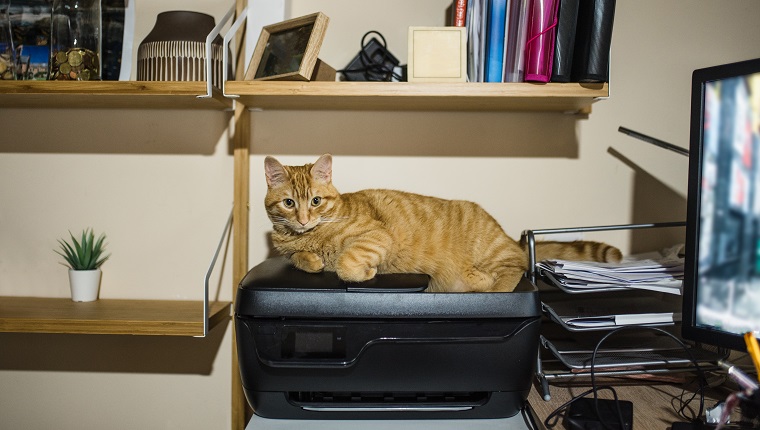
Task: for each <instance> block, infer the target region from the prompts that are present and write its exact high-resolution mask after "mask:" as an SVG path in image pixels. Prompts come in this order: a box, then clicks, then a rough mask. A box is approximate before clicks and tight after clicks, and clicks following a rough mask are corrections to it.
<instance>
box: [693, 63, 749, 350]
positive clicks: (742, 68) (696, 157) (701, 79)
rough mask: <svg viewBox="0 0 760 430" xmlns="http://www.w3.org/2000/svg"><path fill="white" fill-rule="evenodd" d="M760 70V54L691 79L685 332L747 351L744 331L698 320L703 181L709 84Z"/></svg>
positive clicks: (697, 338) (700, 71)
mask: <svg viewBox="0 0 760 430" xmlns="http://www.w3.org/2000/svg"><path fill="white" fill-rule="evenodd" d="M754 73H760V58H758V59H753V60H747V61H741V62H736V63H730V64H722V65H719V66H712V67H707V68H703V69H697V70H695V71H694V72H693V74H692V82H691V122H690V138H689V179H688V197H687V209H686V211H687V212H686V242H685V253H686V254H685V260H684V281H683V309H682V326H681V331H682V333H681V334H682V336H683V337H684V339H688V340H691V341H694V342H700V343H705V344H709V345H713V346H718V347H723V348H729V349H733V350H738V351H746V350H747V347H746V344H745V341H744V337H743V335H740V334H734V333H730V332H727V331H721V330H716V329H711V328H708V327H704V326H699V325H697V323H696V303H697V292H696V280H697V268H698V267H697V265H698V262H699V237H698V233H699V230H700V225H699V223H700V216H699V215H700V209H701V202H702V195H701V186H700V184H701V181H702V162H703V156H704V148H703V141H704V115H703V112H704V108H705V88H706V84H707V83H708V82H713V81H717V80H721V79H728V78H734V77H740V76H746V75H750V74H754Z"/></svg>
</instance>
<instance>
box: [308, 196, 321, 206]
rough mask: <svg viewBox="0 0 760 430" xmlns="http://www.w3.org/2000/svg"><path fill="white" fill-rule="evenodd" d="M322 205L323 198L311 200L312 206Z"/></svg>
mask: <svg viewBox="0 0 760 430" xmlns="http://www.w3.org/2000/svg"><path fill="white" fill-rule="evenodd" d="M320 203H322V197H314V198H313V199H311V205H312V206H319V204H320Z"/></svg>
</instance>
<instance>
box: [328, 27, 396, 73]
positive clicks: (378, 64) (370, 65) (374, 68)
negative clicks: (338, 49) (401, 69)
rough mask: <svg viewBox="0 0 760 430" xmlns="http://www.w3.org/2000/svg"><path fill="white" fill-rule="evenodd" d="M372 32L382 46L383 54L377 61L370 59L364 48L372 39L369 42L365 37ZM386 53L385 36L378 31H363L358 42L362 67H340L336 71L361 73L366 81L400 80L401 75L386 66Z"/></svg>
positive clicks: (387, 58)
mask: <svg viewBox="0 0 760 430" xmlns="http://www.w3.org/2000/svg"><path fill="white" fill-rule="evenodd" d="M372 34H376V35H377V36H378V37H380V40H379V41H378V43H380V45H381V46H382V47H383V50H382V52H383V56H382V58H381V59H380V60H379V61H376V60H374V59H372V57H370V55H369V53H368V52H367V49H366V48H367V46H368V45H369V43H370V42H371V41H372V39H370V42H367V41H366V40H367V37H368V36H370V35H372ZM374 40H377V39H374ZM388 55H389V53H388V49H387V44H386V42H385V37H384V36H383V35H382V34H381V33H380V32H379V31H375V30H370V31H368V32H366V33H364V36H362V39H361V43H360V49H359V61H360V62H361V63H362V67H359V68H354V69H342V70H338V73H343V74H344V75H345V74H346V73H362V74H363V76H364V79H365V80H367V81H391V80H393V79H394V78H395V79H396V80H401V79H402V78H403V77H402V76H401V75H399V74H398V73H395V72H394V71H393V67H388V66H387V65H386V63H387V62H388V61H389V57H388Z"/></svg>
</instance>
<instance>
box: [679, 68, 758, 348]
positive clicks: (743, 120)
mask: <svg viewBox="0 0 760 430" xmlns="http://www.w3.org/2000/svg"><path fill="white" fill-rule="evenodd" d="M691 97H692V99H691V139H690V148H689V185H688V186H689V194H688V200H687V201H688V204H687V205H688V208H687V228H686V230H687V232H686V260H685V274H684V275H685V276H684V300H683V337H684V338H686V339H690V340H693V341H697V342H703V343H707V344H710V345H715V346H719V347H725V348H731V349H737V350H743V349H745V343H744V338H743V335H744V333H746V332H749V331H751V332H754V333H755V336H756V337H757V336H758V335H760V136H759V132H760V59H756V60H750V61H743V62H740V63H732V64H725V65H721V66H715V67H709V68H705V69H699V70H695V71H694V74H693V75H692V94H691Z"/></svg>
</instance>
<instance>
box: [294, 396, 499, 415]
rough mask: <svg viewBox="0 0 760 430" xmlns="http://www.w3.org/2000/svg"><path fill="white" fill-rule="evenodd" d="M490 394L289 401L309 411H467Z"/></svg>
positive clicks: (348, 397)
mask: <svg viewBox="0 0 760 430" xmlns="http://www.w3.org/2000/svg"><path fill="white" fill-rule="evenodd" d="M488 399H489V393H487V392H432V393H431V392H390V393H389V392H326V391H316V392H311V391H306V392H304V391H297V392H290V393H288V401H289V402H290V403H292V404H293V405H295V406H298V407H300V408H302V409H304V410H307V411H316V412H337V411H346V412H349V411H350V412H374V411H406V412H409V411H424V412H432V411H467V410H470V409H473V408H475V407H478V406H482V405H484V404H486V403H487V402H488Z"/></svg>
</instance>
